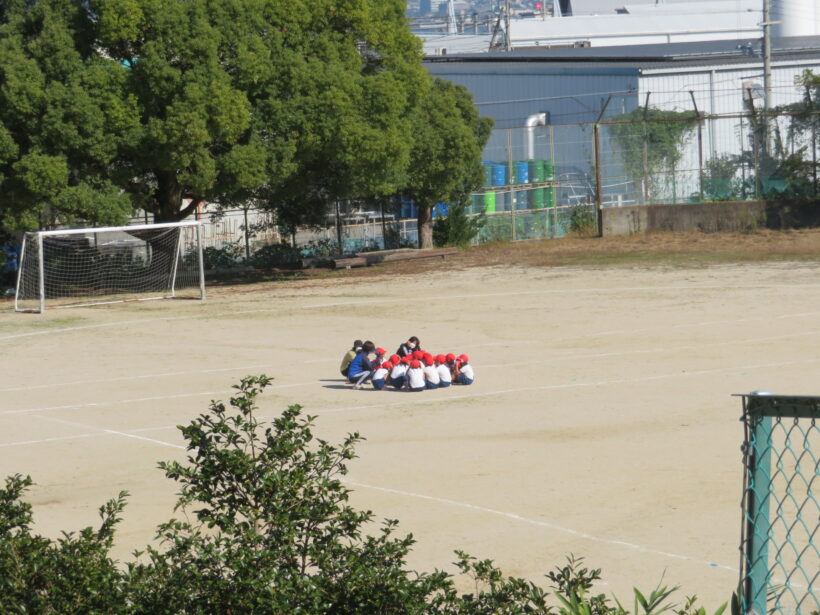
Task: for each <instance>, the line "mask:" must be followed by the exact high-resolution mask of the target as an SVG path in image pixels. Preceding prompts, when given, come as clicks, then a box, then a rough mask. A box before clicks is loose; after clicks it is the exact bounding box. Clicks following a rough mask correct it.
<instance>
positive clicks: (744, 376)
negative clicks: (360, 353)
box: [0, 244, 820, 607]
mask: <svg viewBox="0 0 820 615" xmlns="http://www.w3.org/2000/svg"><path fill="white" fill-rule="evenodd" d="M587 245H589V244H587ZM493 249H496V248H488V249H487V251H485V252H483V253H480V254H479V256H475V255H473V257H470V258H474V259H479V260H478V261H472V262H469V261H462V262H459V261H456V262H455V263H453V266H452V267H448V269H447V270H446V271H444V270H441V269H436V268H435V267H434V266H430V267H428V268H427V271H426V272H424V273H423V274H420V275H409V274H408V273H407V270H406V269H403V268H402V267H395V268H391V269H385V270H377V271H376V272H375V275H374V272H373V271H370V272H369V273H368V274H366V275H359V274H354V275H349V276H340V277H325V278H320V279H309V280H299V281H294V282H284V283H275V284H273V283H271V284H258V285H252V286H251V285H244V286H238V287H237V286H224V287H217V288H211V290H210V295H209V299H208V301H206V302H205V303H204V304H203V303H200V302H196V301H177V302H172V301H166V302H150V303H142V304H125V305H114V306H105V307H99V308H77V309H63V310H53V311H47V312H46V314H45V315H43V316H37V315H24V314H13V313H11V312H10V311H5V312H2V313H0V356H2V359H3V369H2V370H1V371H0V474H2V475H7V474H11V473H15V472H20V473H23V474H31V475H32V476H33V477H34V479H35V481H36V482H37V487H36V488H35V489H34V491H33V492H32V493H31V498H30V499H31V501H32V502H33V503H34V505H35V516H36V519H37V522H38V529H39V530H40V531H42V532H44V533H46V534H48V535H51V536H56V535H58V533H59V530H62V529H66V530H68V529H78V528H79V527H81V526H84V525H88V524H93V523H95V522H96V519H97V512H96V511H97V508H98V506H99V505H101V504H102V503H103V502H104V501H105V500H106V499H108V498H110V497H113V496H114V495H116V493H117V492H118V491H119V490H120V489H127V490H129V491H130V492H131V494H132V496H131V498H130V503H129V506H128V508H127V509H126V515H125V521H124V523H123V524H122V526H121V529H120V532H119V543H118V546H117V550H116V554H117V555H118V556H119V557H121V558H123V557H127V554H128V553H129V552H130V551H131V550H133V549H135V548H138V547H141V546H143V545H145V544H146V542H148V541H149V540H151V538H152V536H153V528H154V527H155V526H156V524H157V523H159V522H161V521H163V520H165V519H167V518H169V517H170V516H171V515H172V512H171V507H172V504H173V501H174V491H175V488H174V485H173V484H172V483H170V482H169V481H167V480H165V479H164V478H163V476H162V474H161V472H160V471H159V470H157V469H156V463H157V461H158V460H160V459H172V458H182V457H183V456H184V451H182V450H181V449H180V444H181V438H180V435H179V433H178V431H177V430H176V429H175V427H174V426H175V425H177V424H180V423H184V422H187V421H188V420H190V418H191V417H192V416H193V415H195V414H196V413H199V412H201V411H203V410H204V409H205V408H206V406H207V404H208V401H209V400H210V399H212V398H222V399H225V398H227V397H228V396H229V394H230V386H231V384H232V383H234V382H235V381H236V380H237V379H238V378H239V377H240V376H242V375H245V374H249V373H267V374H268V375H271V376H273V377H275V383H274V386H273V387H272V388H271V389H270V390H269V392H268V393H267V394H266V395H265V396H264V397H263V399H262V402H261V408H262V413H263V415H264V416H267V417H271V416H273V415H274V414H275V413H276V412H277V411H279V410H281V409H283V408H284V407H285V406H286V405H288V404H290V403H295V402H298V403H301V404H303V405H304V406H305V407H306V410H307V411H308V412H309V413H311V414H317V415H318V416H319V418H318V429H317V431H318V432H319V434H320V435H321V436H322V437H324V438H327V439H331V440H338V439H340V438H341V437H342V436H343V435H344V434H345V433H347V432H350V431H359V432H361V433H362V435H364V436H366V437H367V442H365V443H364V444H363V445H362V446H361V447H360V448H359V452H360V459H358V460H357V461H355V462H354V463H353V464H352V472H351V475H350V481H351V484H352V485H353V488H354V489H355V498H354V501H355V503H356V504H357V505H359V506H362V507H367V508H371V509H372V510H374V511H375V512H376V513H377V514H378V515H380V516H382V517H390V518H398V519H400V520H401V527H402V528H403V529H404V530H405V531H409V532H412V533H413V534H414V535H415V536H416V538H417V539H418V545H417V547H416V549H415V551H414V553H413V555H412V557H411V565H412V566H414V567H416V568H418V569H426V570H429V569H432V568H433V567H436V566H438V567H446V566H448V564H449V562H451V561H453V559H454V558H453V555H452V551H453V549H456V548H460V549H464V550H466V551H468V552H470V553H472V554H474V555H476V556H480V557H490V558H493V559H495V560H496V562H497V563H498V564H499V565H500V566H502V567H503V569H504V570H505V571H506V572H507V573H509V574H515V575H524V576H527V577H530V578H532V579H541V577H542V575H543V573H545V572H546V571H547V570H549V569H551V568H552V567H553V566H554V565H557V564H560V563H562V562H563V560H564V557H565V556H566V555H567V554H569V553H574V554H576V555H583V556H584V557H585V558H586V560H587V563H588V564H589V565H592V566H594V567H601V568H603V575H604V581H605V582H606V584H605V585H602V586H601V587H600V588H599V589H600V590H602V591H606V592H614V593H616V594H617V595H618V596H619V597H621V598H622V599H623V598H627V599H630V597H629V593H630V588H631V586H632V585H638V586H639V587H641V588H645V589H649V588H651V587H652V586H654V584H656V583H657V582H658V581H659V580H660V579H661V576H662V575H663V582H664V583H668V584H681V585H682V586H683V593H686V594H692V593H697V594H698V596H700V597H701V598H703V599H704V600H705V602H706V604H707V606H710V607H715V606H717V605H718V603H719V602H723V601H724V600H726V599H728V597H729V596H730V594H731V592H732V590H733V588H734V586H735V584H736V582H737V571H736V568H737V564H738V559H739V556H738V550H737V545H738V541H739V534H740V518H741V515H740V509H739V501H740V495H741V466H740V461H741V457H740V450H739V447H740V443H741V439H742V432H741V425H740V423H739V422H738V417H739V415H740V401H739V400H738V399H735V398H732V397H731V394H733V393H744V392H749V391H751V390H754V389H767V390H772V391H775V392H779V393H790V394H818V393H820V377H818V368H820V349H819V348H818V339H819V337H820V325H819V324H818V322H820V321H819V320H818V316H820V263H818V262H817V260H815V259H811V258H809V256H808V252H805V253H803V255H802V256H797V258H799V259H801V260H800V261H799V262H798V261H794V262H768V263H747V264H742V265H735V264H718V265H714V264H710V265H704V260H703V259H699V260H698V259H696V260H697V262H694V263H693V262H689V261H686V262H683V261H681V262H674V263H671V266H651V267H650V266H644V265H642V264H641V262H640V260H641V259H640V258H638V260H637V261H636V262H631V263H630V262H626V263H625V262H624V259H621V260H620V261H619V263H620V264H619V265H618V266H607V267H601V266H597V265H596V266H593V265H592V264H590V263H589V262H587V263H586V264H582V265H578V264H576V265H574V266H562V267H540V266H528V267H521V266H518V267H508V266H499V265H493V258H494V257H492V252H491V251H492V250H493ZM516 249H517V248H516ZM637 252H639V253H640V250H638V251H637ZM488 254H490V256H489V257H488V256H487V255H488ZM761 258H763V257H761ZM481 259H484V261H483V262H481ZM706 260H708V259H706ZM718 260H720V259H718ZM540 264H547V263H535V262H530V263H529V265H540ZM409 335H417V336H418V337H419V338H421V341H422V344H423V346H424V347H425V348H427V349H429V350H431V351H434V352H449V351H453V352H466V353H468V354H469V355H470V357H471V359H472V363H473V364H474V366H475V370H476V376H477V379H476V382H475V384H474V385H472V386H471V387H453V388H450V389H449V390H446V391H435V392H425V393H422V394H419V395H411V394H407V393H397V392H379V393H377V392H373V391H370V390H362V391H353V390H352V389H350V388H349V387H348V386H346V385H344V384H342V382H341V381H340V377H339V375H338V371H337V366H338V362H339V360H340V358H341V355H342V354H343V352H344V351H345V350H346V349H347V347H348V346H349V344H350V342H351V341H352V340H353V339H354V338H356V337H362V338H370V339H372V340H373V341H375V342H376V343H377V344H378V345H382V346H384V347H385V348H387V349H389V350H390V351H391V352H392V350H393V349H394V348H395V347H396V346H397V345H398V344H399V342H400V341H402V340H403V339H405V338H406V337H407V336H409ZM683 593H682V594H681V598H682V597H683Z"/></svg>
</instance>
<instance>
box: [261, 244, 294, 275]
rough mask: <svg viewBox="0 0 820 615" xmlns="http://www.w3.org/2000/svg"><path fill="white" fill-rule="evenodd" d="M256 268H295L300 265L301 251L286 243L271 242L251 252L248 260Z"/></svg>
mask: <svg viewBox="0 0 820 615" xmlns="http://www.w3.org/2000/svg"><path fill="white" fill-rule="evenodd" d="M248 262H249V263H250V264H251V265H252V266H253V267H256V268H258V269H273V268H277V269H296V268H298V267H300V266H301V262H302V253H301V251H300V250H299V249H298V248H294V247H293V246H291V245H290V244H287V243H272V244H270V245H267V246H263V247H261V248H259V249H258V250H257V251H256V252H254V253H253V254H251V257H250V259H249V261H248Z"/></svg>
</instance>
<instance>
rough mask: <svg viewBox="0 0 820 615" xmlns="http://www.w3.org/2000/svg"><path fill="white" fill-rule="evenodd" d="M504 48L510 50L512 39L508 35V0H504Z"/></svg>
mask: <svg viewBox="0 0 820 615" xmlns="http://www.w3.org/2000/svg"><path fill="white" fill-rule="evenodd" d="M504 49H505V51H512V40H511V37H510V0H504Z"/></svg>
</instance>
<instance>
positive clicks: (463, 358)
mask: <svg viewBox="0 0 820 615" xmlns="http://www.w3.org/2000/svg"><path fill="white" fill-rule="evenodd" d="M458 360H459V361H461V362H462V363H469V362H470V357H468V356H467V355H466V354H462V355H459V357H458Z"/></svg>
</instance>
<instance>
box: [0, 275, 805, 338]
mask: <svg viewBox="0 0 820 615" xmlns="http://www.w3.org/2000/svg"><path fill="white" fill-rule="evenodd" d="M810 288H820V284H741V285H726V284H699V285H680V286H619V287H613V288H555V289H544V290H530V291H515V292H500V293H469V294H461V295H456V294H452V295H433V296H428V297H419V300H421V301H439V300H444V301H451V300H454V299H480V298H488V297H515V296H527V295H530V296H538V295H561V294H572V295H574V294H589V293H595V294H600V293H619V292H658V291H681V290H687V291H691V290H717V289H720V290H753V289H754V290H760V289H796V290H800V289H810ZM404 301H405V300H404V299H403V298H401V297H390V298H384V299H356V300H351V301H336V302H330V303H315V304H309V305H306V306H302V307H301V308H299V309H302V310H316V309H325V308H334V307H350V306H356V305H378V304H385V303H402V302H404ZM293 309H296V308H295V307H292V306H282V307H276V308H264V309H256V310H234V311H231V312H219V313H216V314H208V313H205V314H202V313H191V314H186V315H184V316H163V317H158V318H141V319H135V320H119V321H112V322H107V323H98V324H95V325H82V326H79V327H64V328H62V329H47V330H45V331H29V332H26V333H17V334H15V335H5V336H2V337H0V341H6V340H15V339H22V338H27V337H38V336H42V335H53V334H57V333H70V332H73V331H85V330H88V329H102V328H107V327H123V326H126V325H134V324H142V323H154V322H171V321H175V320H191V319H195V318H230V317H234V316H239V315H247V314H268V313H274V312H285V311H289V310H293Z"/></svg>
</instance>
